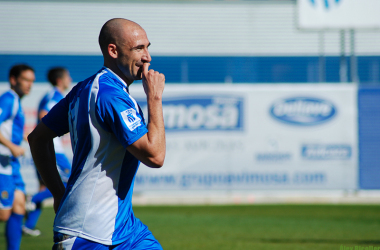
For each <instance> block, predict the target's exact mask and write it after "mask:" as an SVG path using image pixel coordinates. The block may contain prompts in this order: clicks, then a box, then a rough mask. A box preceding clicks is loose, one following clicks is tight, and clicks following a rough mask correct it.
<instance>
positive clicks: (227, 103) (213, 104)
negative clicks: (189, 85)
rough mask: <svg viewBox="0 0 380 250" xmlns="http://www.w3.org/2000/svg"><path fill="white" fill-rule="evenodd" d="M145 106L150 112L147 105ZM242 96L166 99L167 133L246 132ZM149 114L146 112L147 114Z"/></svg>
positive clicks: (164, 101)
mask: <svg viewBox="0 0 380 250" xmlns="http://www.w3.org/2000/svg"><path fill="white" fill-rule="evenodd" d="M139 103H141V104H142V107H143V110H146V103H143V102H141V101H140V102H139ZM243 106H244V101H243V98H241V97H235V96H176V97H173V98H165V99H164V100H163V113H164V122H165V130H166V131H167V132H172V131H202V130H203V131H213V130H214V131H237V130H243ZM144 113H146V111H145V112H144Z"/></svg>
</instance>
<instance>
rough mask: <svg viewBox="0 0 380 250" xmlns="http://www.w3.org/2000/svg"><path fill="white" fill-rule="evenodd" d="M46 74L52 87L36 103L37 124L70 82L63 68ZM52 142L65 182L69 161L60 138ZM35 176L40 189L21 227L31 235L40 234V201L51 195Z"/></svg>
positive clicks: (69, 166) (30, 204) (68, 75)
mask: <svg viewBox="0 0 380 250" xmlns="http://www.w3.org/2000/svg"><path fill="white" fill-rule="evenodd" d="M47 76H48V79H49V82H50V83H51V85H52V86H53V87H54V88H53V89H52V90H51V91H49V92H48V93H47V94H46V95H45V96H44V97H43V98H42V100H41V102H40V104H39V105H38V112H37V124H38V123H40V122H41V119H42V118H43V117H44V116H45V115H46V114H47V113H48V112H49V111H50V110H51V108H52V107H54V105H55V104H57V103H58V102H59V101H60V100H62V98H63V97H64V93H65V91H66V90H67V89H68V88H69V87H70V84H71V77H70V73H69V71H68V70H67V69H65V68H62V67H56V68H52V69H50V70H49V72H48V75H47ZM53 142H54V150H55V158H56V160H57V167H58V171H59V173H60V175H61V177H62V181H63V183H65V184H66V183H67V181H68V179H69V175H70V172H71V163H70V161H69V160H68V158H67V156H66V155H65V152H64V148H63V144H62V141H61V138H59V137H56V138H54V141H53ZM37 176H38V180H39V182H40V190H39V192H38V193H37V194H35V195H34V196H33V197H32V198H31V201H30V202H29V204H28V206H27V207H32V208H33V209H31V211H29V213H28V215H27V220H26V221H25V225H24V226H23V228H22V231H23V233H24V234H27V235H31V236H39V235H40V234H41V232H40V231H39V230H38V229H35V226H36V224H37V221H38V218H39V217H40V215H41V211H42V202H43V201H44V200H45V199H47V198H51V197H53V195H52V194H51V192H50V191H49V189H47V188H46V186H45V184H44V182H43V181H42V179H41V177H40V175H39V173H38V172H37Z"/></svg>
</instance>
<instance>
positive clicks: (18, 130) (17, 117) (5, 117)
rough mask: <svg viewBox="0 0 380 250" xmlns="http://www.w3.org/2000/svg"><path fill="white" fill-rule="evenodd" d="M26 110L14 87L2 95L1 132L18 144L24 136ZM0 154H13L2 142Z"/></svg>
mask: <svg viewBox="0 0 380 250" xmlns="http://www.w3.org/2000/svg"><path fill="white" fill-rule="evenodd" d="M24 122H25V118H24V112H23V110H22V108H21V103H20V98H19V96H18V95H17V94H16V92H15V91H14V90H12V89H10V90H8V91H7V92H5V93H4V94H2V95H1V96H0V132H1V134H2V135H3V136H4V137H5V138H6V139H8V140H9V141H11V142H13V143H14V144H16V145H20V144H21V142H22V140H23V136H24ZM0 154H1V155H6V156H12V153H11V151H10V149H9V148H7V147H5V146H4V145H3V144H0Z"/></svg>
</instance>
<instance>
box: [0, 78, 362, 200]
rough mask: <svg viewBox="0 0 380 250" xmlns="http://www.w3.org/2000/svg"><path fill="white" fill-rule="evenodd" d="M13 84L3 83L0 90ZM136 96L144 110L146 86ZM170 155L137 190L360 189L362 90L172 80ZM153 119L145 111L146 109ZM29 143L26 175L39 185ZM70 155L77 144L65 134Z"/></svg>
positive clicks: (29, 103)
mask: <svg viewBox="0 0 380 250" xmlns="http://www.w3.org/2000/svg"><path fill="white" fill-rule="evenodd" d="M50 88H51V87H50V86H49V85H48V84H35V85H34V86H33V90H32V92H31V94H30V95H29V96H26V97H25V98H23V100H22V106H23V108H24V111H25V113H26V132H30V131H31V130H32V129H33V128H34V126H35V123H36V110H37V105H38V102H39V100H40V98H41V97H42V96H43V95H44V94H45V93H46V92H47V91H48V90H49V89H50ZM7 89H8V84H0V92H1V93H2V92H4V91H5V90H7ZM130 92H131V95H132V96H134V97H135V99H136V100H137V101H138V103H139V104H140V106H141V107H142V109H143V110H146V100H145V95H144V93H143V89H142V87H141V84H138V83H137V84H136V85H132V86H131V89H130ZM163 109H164V119H165V129H166V141H167V154H166V159H165V164H164V166H163V167H162V168H160V169H152V168H148V167H146V166H144V165H141V166H140V168H139V170H138V174H137V176H136V178H135V191H137V192H144V191H150V190H162V191H163V192H164V191H169V190H175V191H181V190H253V189H356V188H357V172H358V163H357V159H358V149H357V144H358V143H357V141H358V139H357V137H358V135H357V88H356V86H355V85H351V84H350V85H348V84H262V85H258V84H255V85H239V84H230V85H227V84H223V85H222V84H208V85H207V84H192V85H185V84H181V85H170V84H167V85H166V87H165V91H164V97H163ZM144 114H145V117H146V118H147V112H146V111H145V112H144ZM23 146H24V147H25V148H26V149H27V152H26V154H25V156H24V157H22V158H21V159H20V161H21V163H22V168H21V169H22V174H23V177H24V180H25V182H26V188H27V192H28V193H34V192H36V191H37V190H38V182H37V179H36V175H35V170H34V166H33V161H32V158H31V156H30V151H29V148H28V145H27V143H26V142H24V143H23ZM64 146H65V149H66V152H67V153H68V154H69V156H71V155H72V152H71V144H70V139H69V137H68V136H65V139H64Z"/></svg>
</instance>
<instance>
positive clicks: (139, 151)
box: [127, 63, 166, 168]
mask: <svg viewBox="0 0 380 250" xmlns="http://www.w3.org/2000/svg"><path fill="white" fill-rule="evenodd" d="M149 65H150V64H149V63H144V65H143V79H142V82H143V87H144V91H145V94H146V98H147V102H148V133H146V134H145V135H144V136H142V137H141V138H140V139H138V140H137V141H135V142H134V143H133V144H132V145H130V146H128V147H127V150H128V151H129V152H130V153H131V154H132V155H134V156H135V157H136V158H137V159H139V160H140V161H141V162H142V163H144V164H145V165H147V166H149V167H152V168H160V167H162V165H163V164H164V159H165V153H166V142H165V126H164V118H163V113H162V92H163V91H164V86H165V76H164V75H163V74H160V73H158V72H157V71H154V70H152V69H151V70H149V71H148V67H149Z"/></svg>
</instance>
